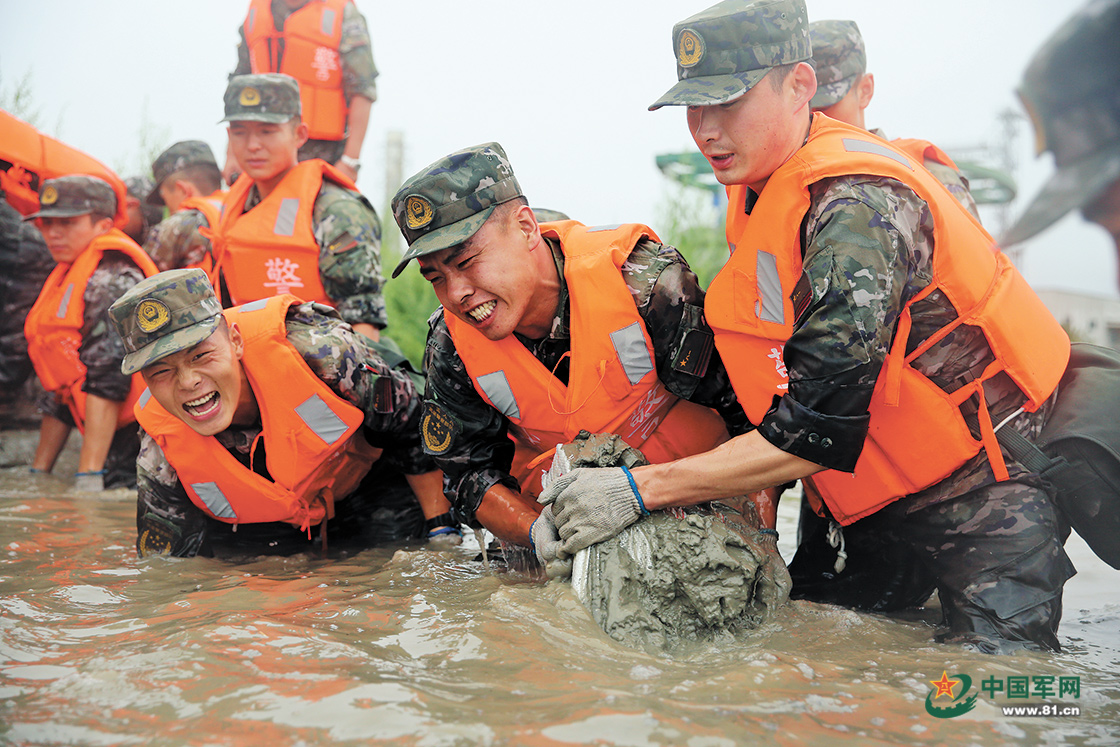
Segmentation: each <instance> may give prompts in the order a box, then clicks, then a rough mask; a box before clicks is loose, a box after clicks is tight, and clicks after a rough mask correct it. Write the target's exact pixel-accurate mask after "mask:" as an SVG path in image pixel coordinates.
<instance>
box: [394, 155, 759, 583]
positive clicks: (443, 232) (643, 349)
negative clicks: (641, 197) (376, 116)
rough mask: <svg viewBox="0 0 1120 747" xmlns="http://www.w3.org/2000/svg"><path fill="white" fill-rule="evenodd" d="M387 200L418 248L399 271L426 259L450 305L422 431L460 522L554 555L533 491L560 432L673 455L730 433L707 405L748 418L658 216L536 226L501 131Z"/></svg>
mask: <svg viewBox="0 0 1120 747" xmlns="http://www.w3.org/2000/svg"><path fill="white" fill-rule="evenodd" d="M392 205H393V216H394V218H395V219H396V221H397V225H398V226H400V229H401V233H402V234H403V235H404V237H405V239H406V241H407V242H408V244H409V249H408V251H407V252H406V253H405V255H404V257H403V258H402V259H401V262H400V264H399V265H397V268H396V270H395V271H394V273H393V275H394V276H396V275H398V274H399V273H400V272H401V271H402V270H403V269H404V267H405V265H407V264H408V262H410V261H411V260H413V259H416V260H417V261H418V263H419V265H420V272H421V274H422V275H423V276H424V277H425V278H426V279H427V280H429V281H430V282H431V283H432V286H433V288H434V290H435V293H436V296H437V298H439V300H440V303H441V304H442V308H440V309H438V310H437V311H436V313H434V314H433V315H432V317H431V319H430V320H429V321H428V324H429V327H430V331H429V334H428V344H427V350H426V353H425V357H424V368H425V371H426V373H427V389H426V391H425V402H424V417H423V420H422V423H421V429H422V433H423V438H424V448H425V450H426V451H427V452H428V453H429V454H432V455H433V456H434V457H435V460H436V464H437V465H439V466H440V468H441V469H442V470H443V471H444V473H445V474H446V475H447V481H448V495H450V496H453V501H454V503H453V508H454V515H455V516H456V517H457V518H458V519H459V521H461V522H463V523H467V524H470V525H472V526H478V525H479V524H481V525H482V526H485V527H486V528H487V529H488V530H490V531H491V532H493V533H494V534H495V535H497V536H498V537H500V538H502V539H504V540H507V541H510V542H515V543H518V544H522V545H529V544H530V541H531V540H532V541H533V543H534V546H535V549H536V550H537V555H538V559H539V560H541V561H542V562H543V563H546V564H547V563H548V562H550V561H551V560H554V559H557V555H556V550H557V549H558V546H557V545H556V544H555V540H556V539H557V538H556V537H555V536H554V532H553V531H552V526H551V518H550V512H549V511H548V510H546V511H545V513H544V514H542V519H541V520H537V515H538V513H539V512H540V509H539V508H538V507H537V505H536V504H535V503H533V501H532V498H533V497H535V496H536V495H537V494H538V493H539V492H540V470H541V469H543V468H547V466H548V465H547V463H545V464H544V465H543V466H539V465H538V463H539V462H541V461H542V458H543V457H547V456H548V454H549V453H550V451H551V449H552V448H553V447H555V446H556V444H558V443H567V442H570V441H572V440H573V439H574V437H575V436H576V435H577V434H578V433H579V431H580V430H588V431H590V432H593V433H599V432H610V433H617V434H618V435H619V436H621V437H622V438H623V439H624V440H625V441H626V442H627V443H628V444H630V445H631V446H635V447H638V448H640V449H641V450H642V452H643V453H644V454H645V456H646V458H647V459H650V460H652V461H664V460H666V459H671V458H674V457H676V456H681V455H684V454H691V453H696V452H698V451H701V450H704V449H706V448H709V447H712V446H715V445H716V444H719V443H722V442H723V441H725V440H726V439H727V430H726V428H725V426H724V423H723V421H722V420H721V418H720V416H719V415H718V414H717V413H716V412H715V411H713V410H712V409H709V406H711V407H717V408H719V409H720V411H721V412H724V413H727V414H728V418H729V419H730V420H731V421H732V422H733V423H742V422H743V420H744V418H743V413H742V410H741V409H740V408H738V407H737V406H736V405H735V400H734V396H733V394H732V392H731V389H730V387H729V385H728V381H727V377H726V372H725V371H724V369H723V365H722V364H721V363H720V361H719V356H718V355H713V353H712V346H711V333H710V331H709V329H708V327H707V325H706V324H705V323H704V319H703V315H702V314H701V305H702V303H703V292H702V291H701V290H700V286H699V284H698V282H697V280H696V276H695V275H693V274H692V272H691V270H689V268H688V265H687V264H686V263H685V261H684V259H683V258H682V257H681V255H680V254H679V253H678V252H677V250H676V249H673V248H672V247H669V246H665V245H663V244H661V243H660V242H659V240H658V238H657V236H656V234H654V232H653V231H652V230H651V229H650V228H648V227H646V226H642V225H637V224H626V225H621V226H618V227H603V228H588V227H587V226H584V225H583V224H581V223H578V222H576V221H572V220H565V221H560V222H556V223H543V224H538V222H537V219H536V216H535V214H534V212H533V210H532V209H530V208H529V206H528V204H527V201H526V199H525V197H524V194H523V193H522V190H521V187H520V185H519V184H518V182H517V178H516V176H515V175H514V173H513V169H512V167H511V166H510V163H509V161H508V159H507V158H506V154H505V152H504V151H503V150H502V147H501V146H500V145H498V144H497V143H484V144H482V145H477V146H474V147H471V148H465V149H463V150H461V151H458V152H456V153H452V154H451V155H449V156H446V157H444V158H442V159H440V160H438V161H436V162H435V163H433V164H431V165H430V166H428V167H427V168H425V169H422V170H421V171H420V172H419V173H417V174H415V175H414V176H412V177H411V178H409V179H408V180H406V181H405V183H404V184H403V185H402V186H401V187H400V189H399V190H398V191H397V194H396V196H395V197H394V198H393V202H392ZM694 403H695V404H694ZM511 439H512V440H511ZM515 447H516V448H515ZM542 455H543V456H542Z"/></svg>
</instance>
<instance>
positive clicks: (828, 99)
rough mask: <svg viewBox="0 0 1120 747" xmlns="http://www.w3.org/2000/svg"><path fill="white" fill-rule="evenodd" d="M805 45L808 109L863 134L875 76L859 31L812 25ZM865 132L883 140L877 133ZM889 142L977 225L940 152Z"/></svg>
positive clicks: (963, 184) (922, 143) (972, 206)
mask: <svg viewBox="0 0 1120 747" xmlns="http://www.w3.org/2000/svg"><path fill="white" fill-rule="evenodd" d="M809 39H810V41H811V42H812V46H813V68H814V69H815V70H816V72H817V92H816V94H814V95H813V100H812V101H810V102H809V107H810V108H811V109H812V110H813V111H815V112H818V111H819V112H820V113H821V114H825V115H827V116H829V117H832V118H833V119H836V120H839V121H841V122H847V123H848V124H850V125H852V126H853V127H860V128H863V129H867V127H866V125H865V124H864V110H865V109H867V106H868V104H870V103H871V97H872V96H874V95H875V76H874V75H872V74H871V73H869V72H867V51H866V49H865V47H864V43H863V34H861V33H860V30H859V26H857V25H856V22H855V21H814V22H813V23H810V24H809ZM869 132H871V134H872V135H878V136H879V137H881V138H883V139H884V140H886V139H887V136H886V135H885V134H884V133H883V131H882V130H880V129H874V130H869ZM890 142H891V143H892V144H893V145H894V146H895V147H896V148H899V149H901V150H903V151H905V152H906V153H907V154H908V155H910V156H912V157H913V158H914V159H915V160H917V161H919V162H920V163H921V164H922V165H923V166H925V167H926V168H927V169H929V171H930V173H931V174H933V175H934V176H935V177H937V180H938V181H939V182H941V183H942V184H944V185H945V188H946V189H948V190H949V192H950V193H951V194H952V195H953V197H955V198H956V199H957V202H959V203H960V204H961V205H963V206H964V207H965V209H966V210H968V212H970V213H972V215H973V216H974V217H975V218H976V219H977V220H979V219H980V213H979V212H978V211H977V209H976V200H975V199H973V197H972V192H971V191H969V188H968V180H967V179H965V177H964V176H963V175H962V174H961V172H960V169H958V168H957V165H956V164H955V163H954V162H953V159H952V158H950V157H949V156H948V155H946V153H945V152H944V151H942V150H941V149H940V148H938V147H937V146H936V145H934V144H933V143H931V142H929V141H928V140H918V139H915V138H899V139H897V140H891V141H890Z"/></svg>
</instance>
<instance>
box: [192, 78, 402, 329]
mask: <svg viewBox="0 0 1120 747" xmlns="http://www.w3.org/2000/svg"><path fill="white" fill-rule="evenodd" d="M225 112H226V116H225V119H224V120H223V121H226V122H229V140H230V146H231V147H232V148H233V151H234V153H235V154H236V155H237V156H238V161H239V162H240V163H241V166H242V168H243V169H244V173H243V174H242V177H241V178H240V179H238V181H237V183H236V184H234V185H233V186H232V187H231V188H230V191H229V195H228V196H227V197H226V201H225V204H224V206H223V213H222V220H221V223H220V224H219V227H218V232H217V235H216V236H215V238H214V247H215V251H216V252H217V257H218V261H219V265H220V271H219V272H218V280H219V283H220V284H221V289H220V290H221V292H222V294H223V296H222V298H223V301H226V300H228V301H229V303H227V304H226V305H231V304H234V305H235V304H241V303H246V302H248V301H254V300H256V299H259V298H265V297H267V296H272V295H278V294H282V293H288V292H291V293H293V294H295V295H297V296H298V297H300V298H302V299H304V300H307V301H318V302H319V303H323V304H327V305H330V306H334V307H335V308H336V309H338V312H339V314H341V315H342V318H343V319H344V320H345V321H347V322H349V323H350V324H351V325H352V326H353V327H354V330H355V331H357V332H360V333H361V334H364V335H366V336H367V337H369V338H370V339H373V340H376V339H378V336H379V334H380V333H379V330H380V329H381V328H383V327H384V326H385V299H384V297H383V296H382V293H381V286H382V284H383V283H384V280H383V278H382V277H381V254H380V252H381V223H380V221H379V220H378V218H377V213H376V212H374V209H373V206H372V205H370V204H369V202H368V201H367V200H366V198H365V197H363V196H362V195H361V193H360V192H358V189H357V187H356V186H354V183H353V182H352V181H350V179H348V178H347V177H346V176H345V175H343V174H342V173H341V172H340V171H338V170H337V169H335V168H334V167H333V166H331V165H330V164H328V163H326V162H325V161H321V160H319V159H312V160H310V161H303V162H299V161H298V159H297V158H296V152H297V150H298V149H299V147H300V145H302V144H303V143H304V142H305V141H306V140H307V125H306V124H305V123H304V122H302V121H301V120H300V97H299V85H298V84H297V83H296V81H295V79H294V78H292V77H290V76H287V75H279V74H274V73H268V74H264V75H242V76H239V77H236V78H234V79H233V80H231V81H230V84H229V87H228V88H227V89H226V94H225Z"/></svg>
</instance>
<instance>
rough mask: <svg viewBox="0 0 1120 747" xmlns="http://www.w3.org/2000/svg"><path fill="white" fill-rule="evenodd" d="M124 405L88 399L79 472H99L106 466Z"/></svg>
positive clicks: (99, 398) (94, 396) (90, 396)
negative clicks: (118, 418)
mask: <svg viewBox="0 0 1120 747" xmlns="http://www.w3.org/2000/svg"><path fill="white" fill-rule="evenodd" d="M121 407H123V405H122V403H120V402H114V401H112V400H109V399H104V398H102V397H98V396H97V395H95V394H91V395H89V396H88V397H86V422H85V432H84V433H83V434H82V450H81V452H80V453H79V454H78V471H79V472H97V471H98V470H100V469H102V468H103V467H104V466H105V457H107V456H108V454H109V446H110V445H111V444H112V443H113V434H115V433H116V432H117V416H118V415H119V414H120V410H121Z"/></svg>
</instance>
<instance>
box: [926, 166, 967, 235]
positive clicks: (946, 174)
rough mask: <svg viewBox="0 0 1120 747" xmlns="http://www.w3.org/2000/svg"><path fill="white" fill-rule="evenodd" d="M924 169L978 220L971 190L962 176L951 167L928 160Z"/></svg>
mask: <svg viewBox="0 0 1120 747" xmlns="http://www.w3.org/2000/svg"><path fill="white" fill-rule="evenodd" d="M925 167H926V168H927V169H928V170H929V173H931V174H933V175H934V176H935V177H937V181H939V182H941V183H942V184H943V185H944V186H945V189H947V190H949V194H951V195H952V196H953V198H954V199H956V201H957V202H959V203H960V204H961V206H962V207H964V209H965V210H967V211H968V212H970V213H972V217H973V218H975V219H976V220H980V211H979V210H978V209H977V208H976V200H975V199H974V198H973V196H972V190H971V189H969V187H968V179H966V178H965V176H964V174H962V173H961V172H959V171H957V170H956V169H954V168H953V167H951V166H946V165H945V164H943V163H938V162H937V161H934V160H932V159H928V158H927V159H926V161H925Z"/></svg>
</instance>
